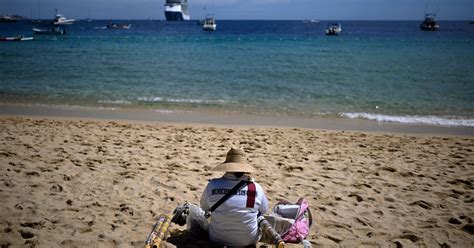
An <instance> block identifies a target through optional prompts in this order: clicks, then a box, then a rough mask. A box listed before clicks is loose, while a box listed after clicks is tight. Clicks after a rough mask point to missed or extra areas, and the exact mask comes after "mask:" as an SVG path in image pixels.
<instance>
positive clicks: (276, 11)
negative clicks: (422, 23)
mask: <svg viewBox="0 0 474 248" xmlns="http://www.w3.org/2000/svg"><path fill="white" fill-rule="evenodd" d="M164 2H165V0H80V1H78V0H0V14H19V15H22V16H26V17H32V18H38V15H39V14H40V18H42V19H52V18H53V17H54V13H55V12H54V9H55V8H57V9H59V11H60V12H61V13H62V14H64V15H65V16H66V17H68V18H75V19H83V18H87V17H90V18H92V19H164V18H165V17H164V14H163V11H164V6H163V4H164ZM188 2H189V12H190V15H191V19H202V18H203V17H204V16H205V14H206V13H209V14H214V15H215V17H216V19H221V20H222V19H229V20H241V19H244V20H310V19H313V20H421V19H423V17H424V13H425V9H428V12H435V11H436V9H438V15H437V19H438V20H474V0H188ZM38 3H39V9H38Z"/></svg>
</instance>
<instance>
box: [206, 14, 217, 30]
mask: <svg viewBox="0 0 474 248" xmlns="http://www.w3.org/2000/svg"><path fill="white" fill-rule="evenodd" d="M202 28H203V29H204V30H206V31H216V28H217V24H216V20H215V19H214V17H213V16H207V17H206V19H205V20H204V24H203V25H202Z"/></svg>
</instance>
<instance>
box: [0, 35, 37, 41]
mask: <svg viewBox="0 0 474 248" xmlns="http://www.w3.org/2000/svg"><path fill="white" fill-rule="evenodd" d="M34 39H35V38H34V37H25V36H23V35H19V36H15V37H0V41H31V40H34Z"/></svg>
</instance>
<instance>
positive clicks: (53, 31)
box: [33, 27, 66, 35]
mask: <svg viewBox="0 0 474 248" xmlns="http://www.w3.org/2000/svg"><path fill="white" fill-rule="evenodd" d="M33 32H34V33H35V34H57V35H64V34H66V30H65V29H61V28H59V27H54V28H50V29H39V28H33Z"/></svg>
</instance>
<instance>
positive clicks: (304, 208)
mask: <svg viewBox="0 0 474 248" xmlns="http://www.w3.org/2000/svg"><path fill="white" fill-rule="evenodd" d="M265 218H266V219H267V220H268V222H269V223H270V224H271V225H272V226H273V228H274V229H275V231H277V232H278V234H280V236H281V238H282V239H283V241H285V242H286V243H300V242H302V241H303V240H304V239H305V238H306V237H307V236H308V234H309V229H310V227H311V225H312V224H313V220H312V219H313V218H312V216H311V211H310V210H309V205H308V202H307V201H306V200H305V199H304V198H300V199H299V200H298V201H297V202H296V203H295V204H293V203H290V202H289V201H287V200H281V201H279V202H278V203H277V204H276V205H275V207H274V208H273V210H272V212H271V213H270V215H267V216H265Z"/></svg>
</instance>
